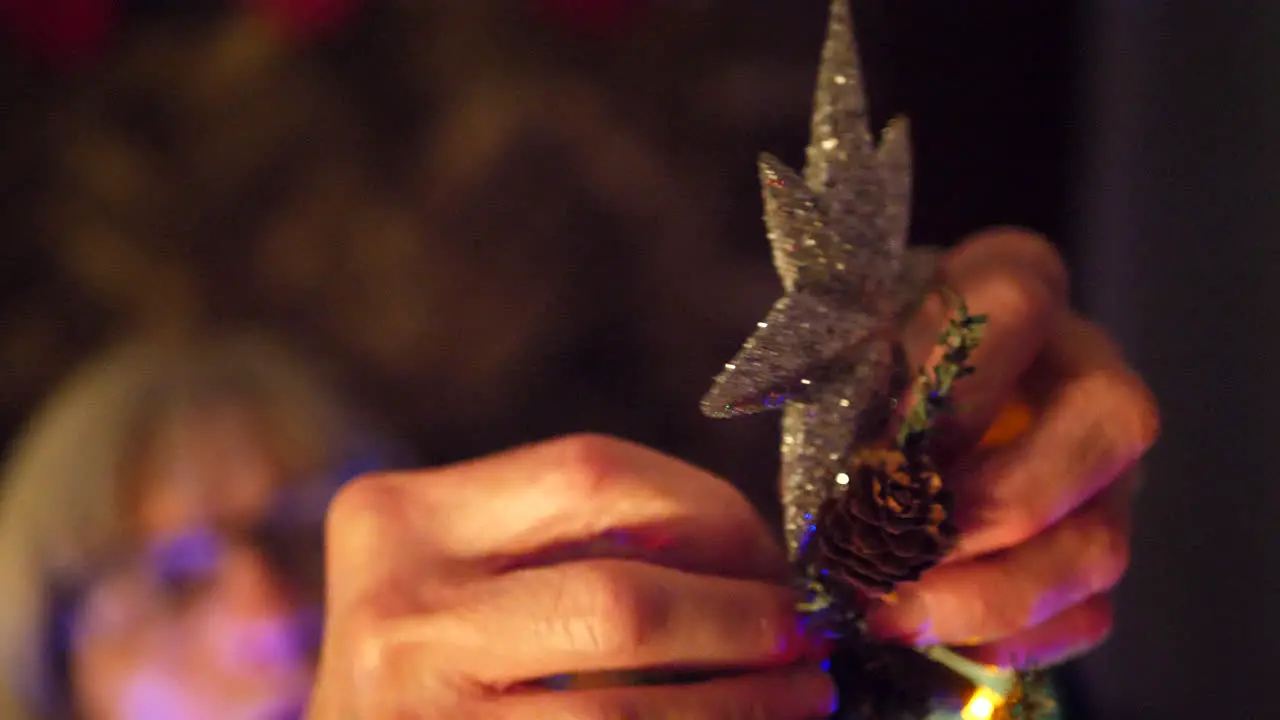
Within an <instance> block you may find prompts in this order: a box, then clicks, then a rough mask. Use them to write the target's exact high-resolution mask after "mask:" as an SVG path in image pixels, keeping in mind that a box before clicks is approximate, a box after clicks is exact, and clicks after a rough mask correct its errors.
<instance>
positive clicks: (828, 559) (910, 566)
mask: <svg viewBox="0 0 1280 720" xmlns="http://www.w3.org/2000/svg"><path fill="white" fill-rule="evenodd" d="M847 474H848V477H849V482H848V489H847V490H846V491H845V492H844V493H843V494H842V495H840V496H838V497H836V498H833V499H831V500H828V501H827V502H826V503H825V504H824V505H823V507H822V509H821V510H820V517H819V522H818V523H817V531H816V532H815V534H814V538H813V542H814V551H815V553H816V555H815V560H816V562H817V563H818V564H819V567H820V568H821V570H822V571H823V574H824V577H825V578H826V582H827V583H828V584H830V585H833V586H836V587H838V588H839V589H841V590H844V591H851V592H854V593H855V594H856V595H860V596H863V597H868V598H877V597H881V596H884V595H888V594H889V593H892V592H893V590H894V588H895V587H896V586H897V585H898V584H899V583H903V582H913V581H915V580H918V579H919V578H920V574H921V573H923V572H924V571H925V570H928V569H929V568H931V567H933V566H934V565H936V564H937V563H938V561H939V560H941V559H942V557H943V556H944V555H945V554H946V553H947V551H948V550H950V549H951V548H952V546H953V545H954V544H955V536H956V531H955V527H954V526H953V525H952V523H951V520H950V518H951V497H950V494H949V493H947V492H946V490H945V489H944V488H943V485H942V478H941V476H939V475H938V473H937V471H936V470H934V469H933V467H932V466H931V465H930V464H929V463H928V462H927V461H925V460H918V459H908V458H907V457H906V456H905V455H903V453H902V452H900V451H898V450H896V449H883V448H877V449H871V450H864V451H862V452H859V453H857V454H856V455H855V456H854V458H853V459H852V461H851V462H850V466H849V469H848V471H847Z"/></svg>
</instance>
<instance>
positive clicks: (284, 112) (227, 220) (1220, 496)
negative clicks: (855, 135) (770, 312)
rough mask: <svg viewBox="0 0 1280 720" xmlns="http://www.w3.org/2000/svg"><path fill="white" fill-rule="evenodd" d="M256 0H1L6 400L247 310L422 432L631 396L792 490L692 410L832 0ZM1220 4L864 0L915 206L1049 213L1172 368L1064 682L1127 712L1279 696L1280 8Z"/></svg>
mask: <svg viewBox="0 0 1280 720" xmlns="http://www.w3.org/2000/svg"><path fill="white" fill-rule="evenodd" d="M249 4H250V5H253V6H255V7H257V8H258V10H257V11H255V12H247V11H237V12H232V11H230V10H228V9H227V7H226V5H225V4H223V3H206V2H200V3H190V4H183V5H181V6H178V5H176V4H172V3H168V4H167V3H161V2H133V3H126V4H123V5H119V6H117V7H116V8H115V11H116V14H115V15H112V13H111V12H109V11H104V10H102V9H101V8H102V7H103V6H104V4H103V3H100V2H98V3H95V2H93V1H91V0H58V1H57V2H50V3H48V4H45V5H42V4H41V3H36V2H27V3H24V2H10V3H9V5H7V6H4V7H3V8H0V14H7V17H6V21H7V23H8V24H7V27H9V28H10V32H9V43H8V45H7V52H8V53H9V57H8V58H7V60H8V61H7V62H4V63H3V64H0V68H3V69H0V101H3V105H2V107H3V108H5V109H4V110H3V111H0V158H3V161H2V162H0V217H3V228H4V238H3V241H2V242H0V253H3V256H2V257H0V363H2V365H0V398H3V400H2V401H0V429H3V431H4V432H5V433H6V434H7V435H12V433H13V432H14V431H15V429H16V428H17V427H18V426H19V424H20V422H21V421H22V419H23V418H24V417H25V416H26V415H27V414H28V413H29V412H30V411H31V410H32V408H34V407H35V405H36V404H37V403H38V402H39V400H40V399H41V398H42V397H43V395H44V394H45V393H46V392H47V391H48V390H49V389H50V387H52V385H53V384H54V383H55V382H56V381H57V380H58V379H59V378H60V377H62V376H63V374H64V373H65V372H67V371H68V370H69V369H70V367H72V366H73V365H74V364H75V363H76V362H77V361H79V360H80V359H82V358H83V357H84V356H85V355H86V354H88V353H90V352H92V351H94V350H96V349H98V348H100V347H101V346H103V345H104V344H106V343H109V342H111V341H113V340H115V339H119V338H122V337H126V336H129V335H133V334H138V333H148V334H155V333H160V334H163V333H194V332H206V331H209V330H212V329H221V328H227V327H241V326H246V325H252V326H256V327H263V328H266V329H268V330H269V331H271V332H273V333H275V334H277V335H279V336H281V337H283V338H284V339H286V340H287V341H289V342H290V343H291V344H293V345H295V346H296V347H298V348H299V349H301V350H303V351H305V352H307V353H309V354H310V355H311V356H312V357H314V358H316V359H317V361H318V362H320V363H322V364H323V366H324V367H325V368H327V369H328V370H329V372H330V373H331V374H332V376H333V377H334V378H335V380H336V381H337V382H339V383H340V384H341V385H343V386H345V387H346V388H347V389H348V390H350V391H351V392H352V393H353V394H354V395H356V396H357V397H358V398H360V399H361V400H363V401H364V402H365V403H366V404H367V405H369V406H370V407H371V408H372V409H374V410H375V411H376V412H377V413H378V414H379V415H381V416H382V417H384V418H386V421H387V425H388V428H389V429H390V430H391V431H392V432H394V433H396V434H397V435H398V436H400V437H403V438H406V439H407V441H408V442H409V443H410V444H411V445H412V446H413V447H414V448H415V449H416V450H417V452H418V455H419V457H420V458H421V459H422V461H423V462H433V463H434V462H445V461H449V460H454V459H459V458H463V457H469V456H473V455H475V454H479V453H483V452H487V451H490V450H493V449H497V448H500V447H504V446H507V445H509V444H511V443H515V442H521V441H525V440H529V439H534V438H539V437H545V436H548V435H552V434H556V433H560V432H565V431H570V430H578V429H592V430H602V431H608V432H613V433H618V434H621V435H624V436H627V437H631V438H634V439H637V440H641V441H644V442H648V443H650V444H653V445H655V446H657V447H660V448H662V449H665V450H668V451H671V452H674V453H677V454H679V455H681V456H683V457H686V458H689V459H691V460H693V461H695V462H699V463H701V464H704V465H706V466H708V467H711V468H712V469H714V470H716V471H718V472H721V473H723V474H725V475H726V476H728V477H731V478H733V479H735V480H736V481H737V482H739V484H740V485H741V486H742V487H743V488H744V490H746V491H747V492H748V493H749V494H750V495H752V497H753V498H754V499H755V500H756V501H757V503H758V504H759V505H760V506H761V507H762V509H763V510H764V511H765V512H767V513H770V514H774V513H776V500H774V499H773V498H772V490H771V488H772V483H773V478H774V477H775V475H774V473H775V470H776V466H775V463H776V458H775V448H776V426H775V425H774V423H775V422H776V419H775V418H760V419H758V420H750V421H739V422H734V423H714V422H712V421H709V420H705V419H703V418H702V417H701V416H700V415H699V414H698V413H697V409H696V402H697V399H698V397H699V396H700V395H701V393H702V392H703V391H704V390H705V387H706V384H707V381H708V378H709V377H710V376H711V375H712V374H713V373H714V372H715V370H716V368H718V367H719V365H720V363H722V362H723V361H724V359H725V358H727V357H728V356H729V355H730V354H731V353H732V352H733V351H734V350H735V349H736V348H737V345H738V343H739V342H740V340H741V339H742V336H743V334H744V333H745V332H746V330H747V329H749V328H750V327H752V323H754V322H755V321H756V319H758V317H759V316H760V314H761V313H762V312H763V310H764V308H766V307H767V306H768V304H769V303H770V302H771V301H772V299H773V298H774V296H775V294H776V292H777V285H776V279H775V277H774V276H773V273H772V269H771V268H770V267H769V261H768V253H767V250H766V248H765V244H764V238H763V230H762V228H761V225H760V221H759V213H760V207H759V200H758V195H757V193H758V190H757V188H756V186H755V182H756V181H755V171H754V167H753V163H754V157H755V154H756V153H757V152H759V151H761V150H769V151H772V152H775V153H778V154H780V155H781V156H782V157H783V158H784V159H786V160H788V161H789V162H791V163H792V164H795V165H799V164H800V161H801V158H802V149H803V145H804V142H805V139H806V135H807V131H808V126H807V120H808V111H809V102H810V92H811V90H812V82H813V72H814V68H815V66H816V59H817V52H818V49H819V47H820V42H821V36H822V29H823V22H824V16H825V10H826V7H825V3H823V2H804V3H798V2H787V3H782V2H772V3H737V2H728V1H727V0H721V1H718V2H716V1H711V0H705V1H698V2H693V1H690V2H674V0H672V1H670V2H660V1H657V0H654V1H651V2H643V1H641V0H617V1H613V0H610V1H606V0H598V2H587V1H586V0H583V1H581V2H573V1H571V0H556V1H554V2H553V1H551V0H544V1H539V2H526V3H515V2H493V3H455V4H450V3H443V2H436V3H391V2H386V3H372V2H366V3H362V4H359V3H349V2H337V1H336V0H335V1H334V2H310V3H309V2H307V0H290V1H289V2H284V1H283V0H281V1H279V2H269V1H267V0H263V1H262V2H258V3H249ZM107 5H109V3H108V4H107ZM1192 5H1193V4H1192V3H1190V2H1183V3H1142V4H1139V3H1112V4H1104V3H1102V2H1100V1H1099V2H1094V3H1065V2H1032V1H1028V0H1019V1H1014V0H1004V1H996V0H990V1H986V2H982V1H979V0H974V1H973V2H954V1H944V0H934V1H930V2H926V1H924V0H915V1H910V2H907V1H898V2H894V1H891V0H855V2H854V8H855V15H856V17H857V20H858V23H859V37H860V40H861V42H862V48H863V53H864V56H865V64H866V67H867V72H868V75H869V83H870V94H871V99H872V105H873V109H874V111H875V114H876V115H877V116H878V117H879V119H881V120H883V119H884V118H885V117H887V116H888V115H890V114H893V113H898V112H903V113H906V114H908V115H909V116H910V117H911V120H912V127H913V131H914V142H915V153H916V157H917V163H918V166H917V194H916V206H915V211H914V213H915V214H914V218H913V220H914V222H913V230H912V233H913V238H914V240H915V241H917V242H927V243H933V244H947V243H950V242H954V241H955V240H956V239H958V238H960V237H962V236H963V235H965V234H966V233H969V232H972V231H975V230H978V229H980V228H982V227H984V226H987V225H992V224H1005V223H1014V224H1020V225H1025V226H1029V227H1031V228H1034V229H1036V230H1038V231H1041V232H1044V233H1045V234H1047V235H1048V236H1050V237H1051V238H1053V239H1054V240H1055V241H1056V242H1058V243H1060V245H1061V246H1062V247H1063V249H1064V253H1065V254H1066V256H1067V257H1068V259H1069V261H1070V263H1071V264H1072V265H1073V268H1074V270H1075V273H1076V284H1077V288H1076V290H1077V299H1078V301H1079V302H1080V304H1081V305H1082V306H1083V307H1085V308H1086V309H1088V310H1090V311H1091V312H1092V313H1094V314H1095V315H1096V316H1097V317H1098V318H1099V319H1100V320H1101V321H1102V322H1103V323H1104V324H1106V325H1107V326H1108V327H1109V328H1111V329H1112V330H1113V331H1114V332H1116V333H1117V335H1118V337H1119V339H1120V340H1121V342H1122V344H1123V345H1124V346H1125V348H1126V350H1127V351H1128V352H1129V354H1130V356H1131V357H1132V358H1133V360H1134V362H1135V363H1136V364H1137V365H1138V367H1139V369H1141V370H1142V371H1143V372H1144V374H1145V375H1146V376H1147V377H1148V378H1149V381H1150V383H1151V384H1152V386H1153V387H1154V389H1155V390H1156V392H1157V395H1158V396H1159V397H1160V399H1161V402H1162V405H1163V409H1164V414H1165V417H1166V433H1165V439H1164V440H1163V441H1162V443H1161V444H1160V445H1159V446H1158V447H1157V449H1156V450H1155V451H1154V452H1153V454H1152V457H1151V460H1150V463H1149V476H1150V477H1149V481H1148V483H1149V489H1148V490H1147V491H1146V494H1145V495H1144V497H1143V505H1142V507H1141V509H1140V518H1139V520H1140V522H1139V524H1138V529H1137V536H1136V539H1135V557H1134V567H1133V571H1132V573H1131V578H1130V579H1129V580H1128V581H1127V583H1126V584H1125V586H1124V587H1123V588H1122V591H1121V605H1120V622H1119V627H1118V630H1117V633H1116V636H1115V637H1114V638H1113V640H1112V642H1111V643H1110V644H1109V645H1108V646H1106V647H1105V648H1104V649H1103V650H1101V651H1099V652H1098V653H1096V654H1095V655H1093V656H1091V657H1090V658H1089V659H1088V660H1086V661H1084V662H1082V663H1079V664H1077V665H1076V666H1073V668H1072V669H1071V672H1070V673H1069V675H1068V678H1069V679H1070V680H1072V682H1071V686H1072V689H1073V691H1074V692H1073V700H1074V701H1075V703H1076V704H1079V705H1080V708H1079V709H1080V710H1081V711H1082V712H1087V713H1088V715H1087V716H1089V717H1096V718H1102V719H1103V720H1107V719H1111V718H1114V719H1116V720H1146V719H1147V718H1151V719H1152V720H1155V719H1156V718H1206V717H1213V718H1217V717H1222V718H1268V717H1275V716H1276V715H1277V713H1276V712H1275V711H1273V710H1272V709H1271V708H1270V703H1269V701H1268V693H1267V691H1268V690H1269V689H1270V684H1271V677H1270V675H1271V673H1272V672H1273V668H1277V667H1280V662H1277V658H1276V651H1275V647H1276V644H1277V641H1280V637H1277V635H1278V633H1277V632H1276V629H1275V628H1276V626H1275V623H1274V622H1273V621H1272V620H1271V609H1270V608H1271V605H1272V598H1273V597H1274V594H1273V593H1272V592H1270V591H1271V590H1272V589H1273V588H1272V585H1274V583H1275V580H1274V573H1273V572H1271V569H1272V568H1275V567H1277V563H1276V560H1277V557H1276V555H1277V553H1280V544H1277V543H1276V542H1275V540H1274V539H1273V537H1272V535H1271V529H1272V528H1273V527H1274V522H1273V520H1272V518H1271V516H1270V514H1269V513H1268V510H1270V509H1271V508H1274V507H1276V503H1275V500H1274V498H1275V494H1276V492H1277V491H1276V490H1274V489H1273V485H1272V483H1271V475H1272V470H1271V462H1270V459H1271V458H1270V457H1269V452H1268V450H1269V448H1270V445H1271V443H1269V442H1268V440H1269V438H1270V436H1271V434H1272V427H1271V426H1272V423H1271V421H1270V408H1272V407H1274V406H1275V400H1277V399H1278V398H1276V397H1275V393H1276V390H1275V389H1274V383H1272V382H1271V381H1270V373H1271V370H1272V368H1273V367H1274V366H1275V362H1274V361H1275V359H1276V358H1277V353H1276V352H1275V348H1274V347H1272V346H1273V345H1274V340H1270V339H1269V338H1271V337H1272V335H1271V333H1269V332H1267V330H1268V329H1269V327H1270V323H1268V320H1269V319H1270V318H1271V317H1272V316H1273V312H1274V311H1273V310H1272V308H1273V307H1274V306H1275V302H1274V297H1273V295H1272V293H1271V292H1268V291H1269V290H1270V289H1271V288H1272V287H1273V286H1274V283H1275V281H1276V280H1277V279H1280V278H1277V275H1278V274H1280V264H1277V262H1276V251H1275V249H1274V241H1273V240H1272V239H1271V234H1272V233H1274V231H1275V230H1276V229H1277V228H1278V227H1280V222H1278V221H1280V217H1277V211H1276V210H1275V208H1276V203H1274V202H1272V201H1271V197H1272V195H1273V191H1272V188H1273V187H1275V186H1276V185H1275V182H1274V181H1275V180H1276V177H1275V175H1276V171H1275V168H1276V162H1277V160H1280V158H1277V154H1278V153H1277V141H1276V139H1275V135H1274V132H1273V131H1272V128H1274V127H1275V126H1276V124H1277V123H1276V120H1277V119H1278V118H1277V112H1276V100H1275V98H1277V97H1280V95H1277V92H1276V91H1277V90H1280V88H1277V87H1276V85H1277V83H1278V82H1280V81H1277V79H1276V74H1275V73H1272V72H1270V71H1269V70H1268V68H1270V67H1275V61H1276V60H1277V58H1276V57H1275V55H1276V52H1277V51H1276V50H1275V49H1274V43H1273V42H1270V40H1269V39H1270V38H1271V37H1272V36H1273V35H1274V32H1272V31H1271V29H1275V28H1280V17H1276V15H1277V14H1278V13H1280V6H1274V7H1273V6H1268V5H1265V4H1262V3H1237V4H1232V5H1231V7H1230V8H1227V7H1223V6H1221V5H1214V6H1210V5H1209V4H1201V6H1199V7H1198V8H1197V7H1193V6H1192ZM55 6H57V7H60V8H63V9H64V10H65V8H67V7H73V6H74V7H73V9H74V8H79V10H77V11H76V12H69V11H68V12H63V13H62V15H60V16H58V17H57V18H54V19H52V20H51V19H49V17H48V16H46V15H42V14H41V13H40V12H38V9H39V8H40V7H44V8H46V9H47V8H52V7H55ZM24 7H25V8H26V9H25V10H23V8H24ZM15 8H16V10H15ZM85 8H89V9H88V10H86V9H85ZM95 8H96V9H95ZM177 8H181V10H180V11H179V10H178V9H177ZM263 8H266V9H267V10H266V11H264V10H263ZM308 8H311V9H310V10H308ZM316 8H320V9H316ZM325 8H328V9H327V10H326V9H325ZM335 8H337V9H335ZM95 13H97V14H95ZM33 18H34V19H33ZM68 18H70V19H68ZM113 18H114V19H113ZM68 28H70V29H68Z"/></svg>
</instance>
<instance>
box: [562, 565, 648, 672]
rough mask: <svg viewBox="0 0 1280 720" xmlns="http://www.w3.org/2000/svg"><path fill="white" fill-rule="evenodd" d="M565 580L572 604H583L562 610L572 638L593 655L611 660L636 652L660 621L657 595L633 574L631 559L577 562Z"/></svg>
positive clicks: (646, 643)
mask: <svg viewBox="0 0 1280 720" xmlns="http://www.w3.org/2000/svg"><path fill="white" fill-rule="evenodd" d="M564 583H565V585H566V587H571V588H572V590H573V592H574V593H575V594H576V595H577V597H576V599H574V600H573V601H571V602H572V604H573V605H575V606H577V607H579V608H581V610H580V611H577V612H568V613H563V615H564V616H565V617H567V618H569V619H570V630H569V633H568V634H569V637H570V642H571V643H573V644H575V645H579V646H585V648H586V649H587V650H589V651H591V652H593V653H598V654H600V655H603V656H606V657H613V658H625V657H631V656H633V655H636V654H637V653H639V652H640V651H641V650H643V649H644V648H645V647H646V646H648V645H649V644H650V643H651V641H652V639H653V637H654V635H655V634H656V633H657V632H659V631H660V630H661V627H662V625H663V624H664V619H663V616H664V615H665V613H664V611H663V610H662V602H661V600H660V593H658V592H655V591H654V589H653V588H650V587H648V586H646V584H645V583H643V582H642V581H641V580H640V578H638V577H636V573H635V572H634V564H633V563H627V562H624V561H611V560H606V561H595V562H589V563H581V564H580V565H579V566H578V567H577V568H575V572H573V574H572V577H566V578H564ZM573 618H578V621H577V622H574V621H573Z"/></svg>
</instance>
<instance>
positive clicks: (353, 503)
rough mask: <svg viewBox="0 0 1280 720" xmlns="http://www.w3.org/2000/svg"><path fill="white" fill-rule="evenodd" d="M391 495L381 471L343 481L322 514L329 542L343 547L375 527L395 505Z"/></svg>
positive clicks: (375, 528)
mask: <svg viewBox="0 0 1280 720" xmlns="http://www.w3.org/2000/svg"><path fill="white" fill-rule="evenodd" d="M394 494H395V493H394V489H393V487H392V486H391V484H390V482H389V481H388V476H387V475H386V474H384V473H370V474H366V475H361V476H359V477H357V478H355V479H354V480H351V481H349V482H347V483H346V484H344V485H343V486H342V487H341V488H339V489H338V492H337V493H336V494H335V495H334V497H333V499H332V500H331V501H330V502H329V509H328V512H327V513H326V514H325V536H326V538H327V542H328V544H329V545H330V546H336V547H342V546H345V545H346V544H348V543H351V542H354V541H356V540H358V539H359V538H361V537H368V536H370V534H371V533H373V532H375V531H376V530H378V528H379V527H381V525H382V524H383V523H384V522H385V520H386V516H387V515H388V511H389V510H390V509H391V508H394V507H396V505H397V501H396V500H395V498H394Z"/></svg>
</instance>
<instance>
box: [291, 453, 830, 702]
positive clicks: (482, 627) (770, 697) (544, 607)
mask: <svg viewBox="0 0 1280 720" xmlns="http://www.w3.org/2000/svg"><path fill="white" fill-rule="evenodd" d="M787 579H788V568H787V563H786V561H785V557H784V554H783V552H782V551H781V550H780V548H779V547H778V546H777V544H776V543H775V542H774V540H773V539H772V538H771V536H770V534H769V532H768V530H767V528H766V526H765V524H764V523H763V522H762V521H761V519H760V517H759V516H758V515H757V514H756V512H755V511H754V509H753V508H752V507H751V505H750V504H749V503H748V502H747V501H746V499H745V498H744V497H743V496H742V495H741V494H739V493H738V492H737V491H736V490H735V489H734V488H733V487H732V486H730V485H729V484H728V483H726V482H725V481H723V480H721V479H719V478H716V477H714V476H712V475H710V474H708V473H706V472H704V471H701V470H698V469H696V468H694V467H691V466H689V465H687V464H685V463H682V462H680V461H678V460H675V459H673V458H670V457H666V456H664V455H662V454H660V453H658V452H656V451H653V450H650V449H648V448H644V447H641V446H638V445H634V444H631V443H627V442H624V441H620V440H614V439H611V438H605V437H599V436H572V437H567V438H561V439H557V440H552V441H548V442H545V443H541V444H537V445H532V446H528V447H523V448H519V449H516V450H512V451H509V452H505V453H502V454H499V455H496V456H492V457H488V458H483V459H480V460H475V461H471V462H466V463H462V464H460V465H455V466H452V467H446V468H442V469H434V470H424V471H416V472H399V473H389V474H381V475H373V476H369V477H365V478H361V479H359V480H356V481H354V482H353V483H352V484H350V485H348V486H347V487H346V488H344V490H343V491H342V492H341V493H340V494H339V496H338V497H337V498H336V499H335V501H334V503H333V504H332V506H331V508H330V511H329V517H328V528H327V583H328V596H327V608H328V610H327V625H326V637H325V643H324V649H323V653H322V658H321V663H320V668H319V671H318V678H317V682H316V686H315V689H314V692H313V695H312V702H311V707H310V711H309V717H310V718H311V720H350V719H352V718H360V719H373V718H397V719H400V718H423V719H428V718H429V719H431V720H435V719H437V718H441V719H448V720H458V719H461V718H468V719H469V718H477V719H489V718H492V719H493V720H559V719H563V720H570V719H573V720H587V719H591V720H596V719H599V720H605V719H613V718H617V719H619V720H621V719H623V718H625V719H627V720H647V719H649V718H653V719H655V720H656V719H658V718H706V719H707V720H715V719H721V718H723V719H726V720H727V719H729V718H752V719H755V718H760V719H770V720H772V719H776V720H804V719H806V718H819V717H826V716H827V715H829V714H830V713H831V712H832V710H833V709H834V706H835V691H834V689H833V686H832V684H831V682H830V680H829V679H828V678H827V676H826V675H825V674H824V673H823V672H822V670H821V669H820V667H819V666H818V664H817V661H818V660H820V659H821V652H822V649H821V648H820V647H819V646H818V644H817V643H816V642H813V641H811V640H809V639H807V638H806V637H805V636H804V634H803V632H802V629H801V625H800V623H799V621H798V617H797V615H796V612H795V609H794V608H795V601H796V597H795V596H794V595H793V593H792V592H791V591H789V590H788V589H787V588H786V587H785V585H784V583H785V582H786V580H787ZM673 668H676V669H689V670H725V671H731V672H729V673H728V674H718V675H716V676H715V677H714V678H713V679H708V680H705V681H701V682H697V683H693V684H671V685H660V684H659V685H643V686H636V685H619V684H602V683H599V682H597V683H591V684H587V685H578V686H576V689H574V688H570V689H567V690H552V689H548V688H547V685H546V683H544V682H541V681H545V680H546V679H548V678H554V677H561V676H565V675H585V676H596V677H597V678H598V677H601V676H600V675H599V674H602V673H603V674H606V675H604V677H610V676H612V677H617V676H616V675H609V674H613V673H619V672H625V671H630V670H641V669H673Z"/></svg>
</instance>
